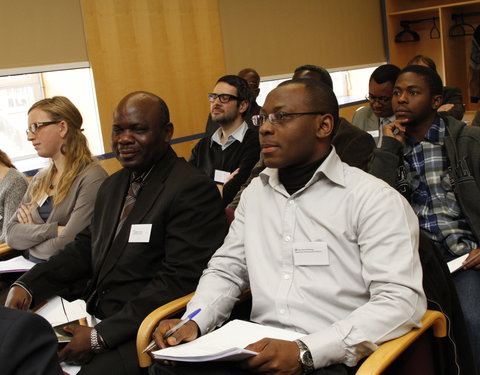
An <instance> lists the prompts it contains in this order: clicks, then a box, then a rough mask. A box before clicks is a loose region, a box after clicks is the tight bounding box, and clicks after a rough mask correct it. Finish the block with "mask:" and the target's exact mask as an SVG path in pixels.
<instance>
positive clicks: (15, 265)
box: [0, 255, 35, 273]
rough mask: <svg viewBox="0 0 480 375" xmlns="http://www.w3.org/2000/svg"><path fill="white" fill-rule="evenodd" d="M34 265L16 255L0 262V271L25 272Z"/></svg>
mask: <svg viewBox="0 0 480 375" xmlns="http://www.w3.org/2000/svg"><path fill="white" fill-rule="evenodd" d="M34 265H35V263H33V262H32V261H30V260H28V259H25V258H24V257H23V256H21V255H20V256H18V257H15V258H12V259H9V260H3V261H1V262H0V273H9V272H26V271H28V270H29V269H30V268H32V267H33V266H34Z"/></svg>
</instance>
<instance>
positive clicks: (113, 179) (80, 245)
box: [18, 149, 227, 367]
mask: <svg viewBox="0 0 480 375" xmlns="http://www.w3.org/2000/svg"><path fill="white" fill-rule="evenodd" d="M130 175H131V173H130V171H128V170H126V169H122V170H120V171H118V172H117V173H115V174H113V175H112V176H110V177H109V178H107V179H106V180H105V182H104V183H103V184H102V186H101V187H100V190H99V192H98V195H97V200H96V203H95V209H94V214H93V219H92V222H91V225H90V227H89V228H86V229H85V230H84V231H82V232H80V233H79V234H78V235H77V237H76V239H75V241H73V242H71V243H70V244H68V245H67V246H66V247H65V250H64V251H62V252H61V253H60V254H58V255H56V256H54V257H51V258H50V260H49V261H48V262H45V263H43V264H39V265H37V266H35V267H34V268H33V269H32V270H31V271H29V272H27V273H26V274H25V275H24V276H22V277H21V278H20V279H19V280H18V282H19V283H22V284H24V285H25V286H26V287H27V288H28V289H29V290H30V291H31V292H32V294H33V297H34V303H35V304H36V303H39V302H41V301H43V300H44V299H46V298H48V297H50V296H52V295H54V294H59V295H62V296H65V297H67V298H70V299H73V298H77V297H79V293H78V290H79V286H82V284H83V286H84V285H85V283H86V281H87V280H88V286H87V288H86V292H85V293H84V299H85V300H86V301H87V310H88V312H89V313H91V314H94V315H95V316H96V317H98V318H100V319H102V322H101V323H99V324H98V325H97V326H96V328H97V331H98V332H99V333H100V335H101V336H102V338H103V339H104V340H105V342H106V343H107V345H108V347H109V348H117V349H118V350H119V351H120V352H121V356H122V358H126V359H127V362H128V363H129V364H130V365H132V366H133V367H135V366H137V361H136V353H135V351H134V348H135V347H134V343H135V337H136V333H137V330H138V327H139V325H140V323H141V322H142V320H143V319H144V318H145V317H146V315H147V314H148V313H150V312H151V311H152V310H154V309H155V308H156V307H158V306H161V305H163V304H165V303H167V302H169V301H171V300H173V299H175V298H178V297H181V296H183V295H185V294H188V293H190V292H192V291H193V290H194V289H195V287H196V285H197V282H198V279H199V278H200V275H201V273H202V271H203V269H204V268H205V267H206V265H207V262H208V260H209V259H210V257H211V255H212V254H213V252H214V251H215V250H216V249H217V247H219V246H220V245H221V243H222V242H223V239H224V237H225V234H226V231H227V222H226V218H225V213H224V209H223V205H222V200H221V198H220V194H219V192H218V189H217V188H216V186H215V184H214V183H213V182H212V181H211V180H210V179H209V178H208V177H207V176H205V175H204V174H203V173H202V172H201V171H198V170H197V169H195V168H193V167H192V166H190V165H188V164H187V163H186V162H185V160H183V159H179V158H177V156H176V154H175V153H174V151H173V150H172V149H169V150H168V152H167V153H166V155H164V156H163V158H162V159H161V160H159V161H158V162H157V164H156V165H155V167H154V169H153V170H152V172H151V173H150V175H149V176H148V178H147V179H146V182H145V184H144V186H143V188H142V189H141V190H140V193H139V195H138V198H137V201H136V203H135V206H134V207H133V210H132V211H131V212H130V214H129V216H128V217H127V219H126V221H125V223H124V225H123V227H122V229H121V230H120V232H119V233H118V235H117V237H116V238H114V236H115V231H116V227H117V221H118V217H119V215H120V211H121V209H122V207H123V200H124V197H125V195H126V192H127V189H128V185H129V182H130ZM133 224H151V225H152V227H151V235H150V240H149V242H148V243H129V235H130V230H131V226H132V225H133ZM79 282H80V283H79ZM79 284H80V285H79ZM126 343H127V344H126ZM101 356H102V355H99V357H101Z"/></svg>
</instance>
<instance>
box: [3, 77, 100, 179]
mask: <svg viewBox="0 0 480 375" xmlns="http://www.w3.org/2000/svg"><path fill="white" fill-rule="evenodd" d="M55 95H62V96H66V97H67V98H69V99H70V100H71V101H72V102H73V104H75V106H76V107H77V108H78V109H79V110H80V112H81V114H82V117H83V126H82V128H83V129H84V134H85V136H86V137H87V139H88V143H89V147H90V150H91V151H92V153H93V154H94V155H99V154H103V153H104V150H103V142H102V139H101V131H100V121H99V116H98V109H97V101H96V97H95V90H94V85H93V77H92V73H91V70H90V68H79V69H68V70H57V71H50V72H43V73H29V74H19V75H12V76H3V77H0V140H1V142H0V148H1V149H2V150H3V151H5V152H6V153H7V154H8V155H9V156H10V158H11V159H12V161H13V162H14V164H15V165H16V167H17V168H18V169H19V170H21V171H28V170H32V169H38V168H42V167H43V166H45V165H47V164H48V159H44V158H40V157H38V156H37V154H36V152H35V150H34V148H33V147H32V145H31V144H30V142H28V141H27V137H26V134H25V129H26V128H27V118H28V115H27V111H28V109H29V108H30V107H31V105H32V104H33V103H35V102H36V101H38V100H40V99H43V98H48V97H52V96H55Z"/></svg>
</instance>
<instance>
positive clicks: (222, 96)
mask: <svg viewBox="0 0 480 375" xmlns="http://www.w3.org/2000/svg"><path fill="white" fill-rule="evenodd" d="M217 98H218V99H219V100H220V102H221V103H228V102H229V101H230V100H232V99H233V100H240V98H239V97H238V96H235V95H230V94H214V93H210V94H208V101H209V102H210V103H213V102H214V101H215V100H216V99H217Z"/></svg>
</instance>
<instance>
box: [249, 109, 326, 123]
mask: <svg viewBox="0 0 480 375" xmlns="http://www.w3.org/2000/svg"><path fill="white" fill-rule="evenodd" d="M324 114H325V112H298V113H286V112H278V113H269V114H268V115H254V116H252V122H253V125H255V126H262V125H263V124H264V123H265V121H267V120H268V121H269V122H270V124H282V123H284V122H286V121H287V120H288V118H289V117H290V116H295V115H296V116H302V115H324Z"/></svg>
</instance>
